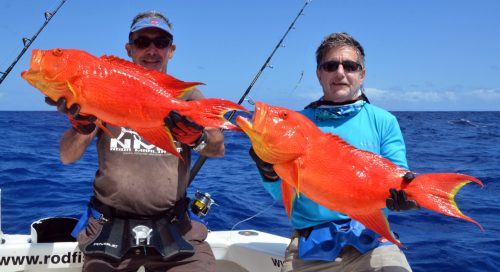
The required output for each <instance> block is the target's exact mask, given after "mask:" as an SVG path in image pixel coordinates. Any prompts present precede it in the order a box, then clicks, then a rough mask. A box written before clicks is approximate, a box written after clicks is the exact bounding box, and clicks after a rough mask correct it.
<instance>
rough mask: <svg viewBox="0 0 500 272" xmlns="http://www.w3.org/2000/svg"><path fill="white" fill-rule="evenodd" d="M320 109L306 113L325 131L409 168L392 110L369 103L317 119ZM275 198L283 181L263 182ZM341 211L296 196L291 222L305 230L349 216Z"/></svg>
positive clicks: (306, 111)
mask: <svg viewBox="0 0 500 272" xmlns="http://www.w3.org/2000/svg"><path fill="white" fill-rule="evenodd" d="M316 110H317V109H305V110H303V111H301V113H302V114H304V115H305V116H307V117H308V118H309V119H311V120H312V121H313V122H314V123H315V124H316V125H317V126H318V127H319V128H320V129H321V130H322V131H324V132H332V133H334V134H337V135H339V136H340V137H342V138H343V139H344V140H345V141H347V142H348V143H349V144H351V145H353V146H355V147H356V148H358V149H362V150H367V151H370V152H373V153H375V154H379V155H381V156H382V157H384V158H387V159H389V160H390V161H392V162H393V163H395V164H397V165H399V166H401V167H403V168H406V169H408V164H407V161H406V147H405V143H404V140H403V135H402V133H401V129H400V127H399V124H398V121H397V119H396V117H395V116H394V115H392V114H391V113H389V112H388V111H386V110H384V109H381V108H379V107H376V106H374V105H371V104H368V103H366V104H365V105H364V106H363V107H362V108H361V110H360V111H359V112H358V113H357V114H356V115H354V116H346V117H345V118H339V119H328V120H316V118H315V111H316ZM263 185H264V187H265V189H266V190H267V191H268V192H269V193H270V194H271V195H272V197H273V198H274V199H277V200H281V181H280V180H279V181H277V182H263ZM348 218H349V217H348V216H347V215H345V214H342V213H340V212H336V211H332V210H330V209H328V208H325V207H323V206H321V205H319V204H317V203H316V202H314V201H313V200H311V199H310V198H308V197H306V196H305V195H303V194H301V195H300V197H296V198H295V200H294V202H293V204H292V214H291V223H292V226H293V227H294V228H295V229H304V228H308V227H312V226H315V225H318V224H322V223H326V222H331V221H334V220H343V219H348Z"/></svg>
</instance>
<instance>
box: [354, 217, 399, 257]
mask: <svg viewBox="0 0 500 272" xmlns="http://www.w3.org/2000/svg"><path fill="white" fill-rule="evenodd" d="M349 216H350V217H351V218H352V219H354V220H356V221H359V222H361V223H362V224H363V225H365V226H366V227H367V228H369V229H371V230H373V231H374V232H376V233H377V234H379V235H380V236H382V237H384V238H385V239H387V240H388V241H389V242H391V243H393V244H395V245H398V246H400V247H403V248H406V247H405V246H404V245H403V244H402V243H401V242H400V241H398V240H397V239H396V238H395V237H394V235H392V232H391V228H390V226H389V221H387V218H386V217H385V215H384V213H383V212H382V210H374V211H373V212H372V213H369V214H350V215H349Z"/></svg>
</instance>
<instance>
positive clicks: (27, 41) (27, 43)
mask: <svg viewBox="0 0 500 272" xmlns="http://www.w3.org/2000/svg"><path fill="white" fill-rule="evenodd" d="M65 2H66V0H62V1H61V3H60V4H59V6H57V8H56V9H55V10H54V11H53V12H48V11H46V12H45V13H44V16H45V22H44V23H43V24H42V27H40V29H38V31H37V32H36V33H35V35H33V37H31V39H28V38H23V44H24V47H23V49H22V50H21V52H20V53H19V55H17V57H16V58H15V59H14V61H13V62H12V64H11V65H10V66H9V68H7V70H5V72H1V71H0V74H2V77H0V84H2V82H3V81H4V79H5V78H6V77H7V75H8V74H9V73H10V71H12V69H13V68H14V66H16V64H17V62H18V61H19V60H20V59H21V57H22V56H23V55H24V52H26V50H28V48H29V47H30V45H31V44H32V43H33V41H35V39H36V37H38V34H40V32H42V30H43V29H44V28H45V26H46V25H47V24H48V23H49V22H50V20H51V19H52V17H54V15H56V13H57V11H58V10H59V9H60V8H61V7H62V5H63V4H64V3H65Z"/></svg>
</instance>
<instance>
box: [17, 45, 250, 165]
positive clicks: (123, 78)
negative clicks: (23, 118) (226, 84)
mask: <svg viewBox="0 0 500 272" xmlns="http://www.w3.org/2000/svg"><path fill="white" fill-rule="evenodd" d="M21 76H22V77H23V78H24V79H25V80H27V81H28V82H29V83H30V84H31V85H33V86H34V87H35V88H37V89H39V90H40V91H41V92H42V93H43V94H45V95H46V96H48V97H50V98H51V99H52V100H54V101H57V100H58V99H60V98H61V97H64V98H66V101H67V103H68V106H70V105H72V104H74V103H78V104H79V105H80V106H81V109H80V113H81V114H88V115H94V116H96V117H97V118H98V121H97V123H96V124H97V125H99V126H100V127H101V128H103V129H104V130H106V129H105V128H104V127H103V126H102V124H101V122H105V123H109V124H112V125H115V126H122V127H128V128H131V129H133V130H134V131H136V132H137V133H139V135H141V136H142V137H144V138H145V139H146V140H147V141H148V142H150V143H151V144H154V145H156V146H158V147H160V148H162V149H164V150H165V151H168V152H170V153H172V154H174V155H176V156H178V157H180V155H179V154H178V152H177V150H176V147H175V144H174V142H173V137H172V134H171V132H170V130H169V129H168V128H167V127H166V126H165V124H164V121H163V119H164V118H165V117H166V116H167V115H168V113H169V112H170V111H172V110H175V111H177V112H179V114H181V115H184V116H187V117H189V118H190V119H191V120H193V121H195V122H196V123H198V124H200V125H202V126H205V127H215V128H224V129H231V130H239V129H238V128H237V127H236V126H235V125H233V124H231V122H229V121H228V120H226V119H225V118H224V114H225V113H226V112H228V111H230V110H245V108H243V107H242V106H240V105H238V104H236V103H233V102H231V101H227V100H223V99H202V100H194V101H184V100H180V99H178V98H179V97H181V96H183V95H184V94H185V93H186V92H188V91H189V90H190V89H192V88H193V87H195V86H196V85H200V84H202V83H199V82H183V81H180V80H178V79H176V78H174V77H172V76H169V75H167V74H165V73H161V72H158V71H153V70H147V69H145V68H143V67H141V66H139V65H136V64H134V63H132V62H130V61H126V60H123V59H120V58H118V57H114V56H103V57H101V58H98V57H95V56H93V55H91V54H89V53H87V52H85V51H81V50H73V49H67V50H63V49H58V48H57V49H52V50H33V53H32V58H31V63H30V69H29V70H27V71H24V72H22V73H21Z"/></svg>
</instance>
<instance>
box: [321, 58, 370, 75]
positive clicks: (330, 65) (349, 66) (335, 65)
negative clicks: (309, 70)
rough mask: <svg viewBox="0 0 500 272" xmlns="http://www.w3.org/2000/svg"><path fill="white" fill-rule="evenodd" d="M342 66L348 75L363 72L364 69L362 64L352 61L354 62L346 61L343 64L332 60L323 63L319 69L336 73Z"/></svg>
mask: <svg viewBox="0 0 500 272" xmlns="http://www.w3.org/2000/svg"><path fill="white" fill-rule="evenodd" d="M341 64H342V67H343V68H344V71H346V72H347V73H353V72H357V71H359V70H361V69H362V68H363V67H362V66H361V64H359V63H357V62H355V61H352V60H345V61H343V62H339V61H336V60H330V61H327V62H323V63H321V64H320V65H319V69H321V70H323V71H326V72H335V71H337V69H339V65H341Z"/></svg>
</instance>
